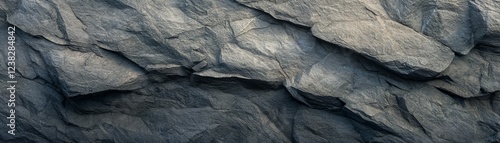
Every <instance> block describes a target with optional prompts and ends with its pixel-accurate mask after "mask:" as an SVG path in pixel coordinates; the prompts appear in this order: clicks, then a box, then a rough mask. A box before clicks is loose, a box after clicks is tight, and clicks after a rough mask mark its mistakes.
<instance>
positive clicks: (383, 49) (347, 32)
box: [312, 19, 454, 78]
mask: <svg viewBox="0 0 500 143" xmlns="http://www.w3.org/2000/svg"><path fill="white" fill-rule="evenodd" d="M312 32H313V34H314V35H315V36H317V37H319V38H321V39H324V40H326V41H329V42H331V43H334V44H337V45H340V46H343V47H346V48H349V49H352V50H354V51H356V52H358V53H361V54H362V55H364V56H366V57H368V58H370V59H372V60H374V61H376V62H378V63H380V64H382V65H383V66H385V67H387V68H389V69H391V70H393V71H396V72H397V73H399V74H402V75H408V76H410V77H414V78H428V77H433V76H436V75H437V74H438V73H440V72H441V71H443V70H445V69H446V68H447V67H448V65H449V64H450V63H451V61H452V60H453V57H454V54H453V52H452V51H451V50H450V49H449V48H447V47H445V46H443V45H442V44H440V43H439V42H437V41H434V40H432V39H429V38H428V37H426V36H424V35H421V34H418V33H415V32H414V31H413V30H412V29H411V28H408V27H406V26H403V25H401V24H399V23H397V22H394V21H392V20H382V19H379V20H376V21H375V20H374V21H353V22H333V23H330V24H323V23H320V24H316V25H314V26H313V28H312Z"/></svg>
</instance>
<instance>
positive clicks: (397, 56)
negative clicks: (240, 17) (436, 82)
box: [238, 0, 454, 79]
mask: <svg viewBox="0 0 500 143" xmlns="http://www.w3.org/2000/svg"><path fill="white" fill-rule="evenodd" d="M238 2H240V3H242V4H245V5H247V6H250V7H253V8H256V9H260V10H263V11H264V12H267V13H269V14H271V15H272V16H274V17H275V18H278V19H282V20H287V21H290V22H293V23H295V24H299V25H303V26H308V27H312V32H313V35H315V36H316V37H318V38H321V39H323V40H326V41H328V42H330V43H333V44H337V45H341V46H343V47H345V48H348V49H351V50H354V51H356V52H358V53H361V54H363V55H364V56H366V57H368V58H370V59H372V60H374V61H376V62H378V63H380V64H381V65H383V66H385V67H387V68H389V69H391V70H393V71H395V72H397V73H399V74H402V75H405V76H407V77H410V78H415V79H426V78H431V77H434V76H436V75H437V74H438V73H440V72H442V71H443V70H445V69H446V67H448V65H449V64H450V63H451V61H452V60H453V57H454V54H453V51H451V50H450V49H449V48H448V47H446V46H445V45H443V44H441V43H440V42H439V41H437V40H434V39H432V38H431V37H427V36H424V35H423V34H422V33H419V32H417V31H415V30H414V29H412V28H409V27H406V26H405V25H402V24H400V23H398V22H395V21H392V20H391V18H390V15H388V14H387V12H386V10H385V7H384V6H383V3H381V2H378V1H347V0H341V1H319V0H306V1H280V2H270V1H262V0H257V1H248V0H238ZM408 57H409V58H408Z"/></svg>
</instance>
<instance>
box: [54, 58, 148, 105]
mask: <svg viewBox="0 0 500 143" xmlns="http://www.w3.org/2000/svg"><path fill="white" fill-rule="evenodd" d="M102 53H103V55H101V56H99V55H96V54H94V53H82V52H77V51H71V50H69V49H64V50H51V51H48V52H47V53H46V54H47V56H48V57H50V58H49V61H50V64H51V66H53V68H54V69H55V71H56V73H55V74H56V76H57V78H58V81H59V82H60V84H61V88H62V90H63V91H64V93H65V94H66V95H67V96H69V97H74V96H78V95H84V94H90V93H96V92H101V91H106V90H134V89H138V88H140V87H142V86H143V85H144V84H145V83H146V80H147V77H146V75H145V73H144V71H143V70H142V69H141V68H139V67H137V65H135V64H133V63H132V62H130V61H129V60H127V59H125V58H123V57H121V56H119V55H117V54H115V53H111V52H102Z"/></svg>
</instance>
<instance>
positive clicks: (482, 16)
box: [470, 0, 500, 47]
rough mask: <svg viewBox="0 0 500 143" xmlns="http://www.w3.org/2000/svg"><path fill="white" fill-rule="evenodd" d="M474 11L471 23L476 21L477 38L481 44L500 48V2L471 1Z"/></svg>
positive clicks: (489, 0)
mask: <svg viewBox="0 0 500 143" xmlns="http://www.w3.org/2000/svg"><path fill="white" fill-rule="evenodd" d="M470 3H471V7H473V10H474V11H472V12H471V15H473V16H474V17H472V18H471V21H474V22H475V23H474V24H475V25H474V27H475V28H476V30H477V31H478V32H476V34H475V37H476V38H477V40H478V41H479V43H480V44H483V45H487V46H491V47H500V1H498V0H482V1H471V2H470Z"/></svg>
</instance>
